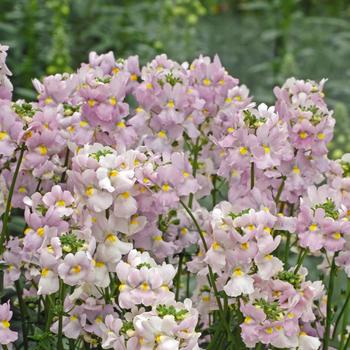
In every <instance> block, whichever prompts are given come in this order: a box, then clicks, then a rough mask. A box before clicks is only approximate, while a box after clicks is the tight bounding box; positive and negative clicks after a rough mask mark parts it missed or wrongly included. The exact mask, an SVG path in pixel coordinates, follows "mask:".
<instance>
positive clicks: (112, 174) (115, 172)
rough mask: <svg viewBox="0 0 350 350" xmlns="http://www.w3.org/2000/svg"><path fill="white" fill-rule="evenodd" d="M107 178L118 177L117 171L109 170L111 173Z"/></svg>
mask: <svg viewBox="0 0 350 350" xmlns="http://www.w3.org/2000/svg"><path fill="white" fill-rule="evenodd" d="M109 176H110V177H116V176H118V170H115V169H113V170H111V171H110V172H109Z"/></svg>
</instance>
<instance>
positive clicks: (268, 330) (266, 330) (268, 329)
mask: <svg viewBox="0 0 350 350" xmlns="http://www.w3.org/2000/svg"><path fill="white" fill-rule="evenodd" d="M265 332H266V333H267V334H272V333H273V328H272V327H269V328H266V329H265Z"/></svg>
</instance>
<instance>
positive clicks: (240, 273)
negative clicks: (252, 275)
mask: <svg viewBox="0 0 350 350" xmlns="http://www.w3.org/2000/svg"><path fill="white" fill-rule="evenodd" d="M232 276H233V277H242V276H244V272H243V271H242V270H241V268H239V267H237V268H235V269H234V270H233V273H232Z"/></svg>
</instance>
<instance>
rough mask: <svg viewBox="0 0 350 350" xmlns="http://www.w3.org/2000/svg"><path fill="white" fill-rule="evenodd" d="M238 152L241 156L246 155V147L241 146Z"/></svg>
mask: <svg viewBox="0 0 350 350" xmlns="http://www.w3.org/2000/svg"><path fill="white" fill-rule="evenodd" d="M239 153H240V154H241V155H242V156H244V155H246V154H247V153H248V149H247V147H241V148H240V149H239Z"/></svg>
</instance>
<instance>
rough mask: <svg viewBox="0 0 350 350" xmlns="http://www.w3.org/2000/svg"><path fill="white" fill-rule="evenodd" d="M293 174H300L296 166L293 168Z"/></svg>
mask: <svg viewBox="0 0 350 350" xmlns="http://www.w3.org/2000/svg"><path fill="white" fill-rule="evenodd" d="M293 173H294V174H297V175H299V174H300V169H299V168H298V167H297V166H296V165H294V166H293Z"/></svg>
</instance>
